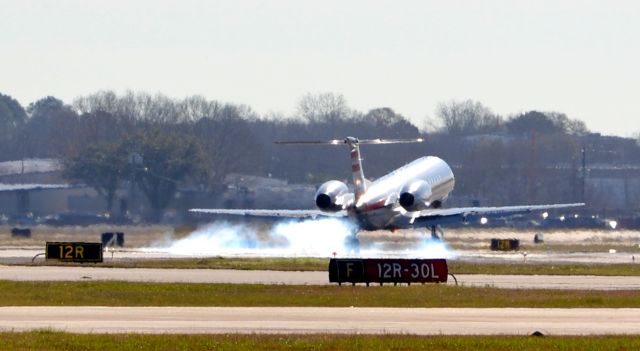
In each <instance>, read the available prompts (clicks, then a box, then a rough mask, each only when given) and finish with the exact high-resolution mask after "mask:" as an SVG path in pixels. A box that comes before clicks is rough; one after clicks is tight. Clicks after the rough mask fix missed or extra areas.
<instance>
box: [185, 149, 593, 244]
mask: <svg viewBox="0 0 640 351" xmlns="http://www.w3.org/2000/svg"><path fill="white" fill-rule="evenodd" d="M419 142H422V139H367V140H358V139H357V138H354V137H347V138H345V139H344V140H329V141H283V142H276V143H277V144H329V145H342V144H344V145H346V146H348V148H349V150H350V155H351V171H352V176H353V192H352V191H351V190H350V189H349V187H348V186H347V184H345V183H343V182H341V181H339V180H330V181H327V182H325V183H324V184H322V185H320V187H319V188H318V190H317V191H316V194H315V204H316V207H317V210H258V209H191V210H189V211H191V212H200V213H215V214H229V215H249V216H262V217H288V218H318V217H321V216H331V217H348V218H350V219H351V220H352V221H353V222H355V223H356V224H357V225H358V228H359V229H360V230H366V231H372V230H380V229H388V230H392V231H395V230H397V229H407V228H429V229H430V230H431V235H432V237H434V238H439V230H438V229H439V228H440V226H441V225H443V224H447V223H454V222H466V221H468V220H469V219H470V218H473V217H476V216H507V215H514V214H519V213H528V212H532V211H546V210H551V209H559V208H567V207H577V206H584V203H567V204H551V205H525V206H504V207H462V208H444V207H442V205H443V203H444V201H445V200H446V199H447V197H448V196H449V194H450V193H451V192H452V191H453V187H454V184H455V178H454V176H453V172H452V171H451V167H449V165H448V164H447V163H446V162H445V161H443V160H442V159H440V158H439V157H436V156H425V157H421V158H419V159H417V160H415V161H413V162H410V163H408V164H406V165H404V166H402V167H400V168H398V169H396V170H394V171H392V172H391V173H389V174H387V175H385V176H383V177H381V178H379V179H376V180H375V181H373V182H371V181H369V180H367V179H366V178H365V176H364V172H363V169H362V159H361V157H360V145H361V144H405V143H419ZM347 244H348V245H349V246H351V247H354V248H357V247H358V246H359V240H358V238H357V231H356V232H355V233H353V235H352V236H351V237H349V238H347Z"/></svg>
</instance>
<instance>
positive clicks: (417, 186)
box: [399, 180, 431, 212]
mask: <svg viewBox="0 0 640 351" xmlns="http://www.w3.org/2000/svg"><path fill="white" fill-rule="evenodd" d="M430 197H431V186H429V184H428V183H427V182H425V181H424V180H415V181H413V182H410V183H407V184H405V185H404V186H403V187H402V188H401V189H400V198H399V202H400V206H402V207H403V208H404V209H405V210H407V211H410V212H411V211H420V210H425V209H427V208H429V207H431V203H430V202H429V198H430Z"/></svg>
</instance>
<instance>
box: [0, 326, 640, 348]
mask: <svg viewBox="0 0 640 351" xmlns="http://www.w3.org/2000/svg"><path fill="white" fill-rule="evenodd" d="M0 345H1V347H2V350H6V351H13V350H65V351H66V350H72V351H74V350H108V351H112V350H124V351H127V350H161V351H162V350H281V349H286V350H310V349H312V350H409V349H428V350H519V351H528V350H585V351H590V350H638V349H640V338H639V337H634V336H587V337H584V336H572V337H531V336H414V335H327V334H320V335H241V334H224V335H140V334H111V335H104V334H70V333H62V332H54V331H46V330H45V331H33V332H28V333H0Z"/></svg>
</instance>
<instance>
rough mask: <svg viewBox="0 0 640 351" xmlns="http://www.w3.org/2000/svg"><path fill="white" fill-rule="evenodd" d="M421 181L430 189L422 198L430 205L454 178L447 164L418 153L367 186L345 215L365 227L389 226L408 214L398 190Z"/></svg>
mask: <svg viewBox="0 0 640 351" xmlns="http://www.w3.org/2000/svg"><path fill="white" fill-rule="evenodd" d="M415 181H424V182H426V183H427V184H428V186H429V187H430V189H431V193H430V194H429V195H428V198H427V199H425V200H426V203H428V204H430V205H429V206H430V207H434V208H435V207H439V206H440V204H441V203H442V202H443V201H444V200H445V199H446V198H447V196H448V195H449V193H450V192H451V191H452V190H453V187H454V184H455V178H454V176H453V172H452V171H451V168H450V167H449V165H448V164H447V163H446V162H444V161H443V160H442V159H440V158H438V157H435V156H426V157H421V158H419V159H417V160H415V161H413V162H411V163H409V164H406V165H404V166H402V167H400V168H398V169H396V170H395V171H393V172H391V173H389V174H387V175H385V176H384V177H381V178H379V179H377V180H376V181H374V182H372V183H371V184H369V185H368V186H367V189H366V191H365V192H364V194H363V195H362V196H361V197H360V198H359V199H358V201H357V202H356V204H355V206H353V207H351V208H350V209H349V210H348V211H349V216H350V217H352V218H354V219H355V220H356V221H357V222H358V223H359V225H360V226H361V227H362V228H363V229H365V230H376V229H393V228H395V227H396V226H400V224H401V223H400V222H399V221H403V222H406V221H407V220H409V219H410V218H411V216H407V215H406V214H407V211H406V210H405V209H404V208H403V207H402V206H400V204H399V196H400V191H401V189H402V188H403V186H405V185H406V184H410V183H411V182H415Z"/></svg>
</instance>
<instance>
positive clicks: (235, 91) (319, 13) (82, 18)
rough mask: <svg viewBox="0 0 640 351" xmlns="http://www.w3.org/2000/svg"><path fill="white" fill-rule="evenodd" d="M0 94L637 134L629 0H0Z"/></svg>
mask: <svg viewBox="0 0 640 351" xmlns="http://www.w3.org/2000/svg"><path fill="white" fill-rule="evenodd" d="M0 48H1V49H0V93H3V94H8V95H11V96H13V97H14V98H16V99H17V100H18V101H20V103H21V104H23V105H27V104H29V103H30V102H33V101H35V100H37V99H39V98H42V97H44V96H47V95H52V96H55V97H58V98H60V99H62V100H63V101H65V102H67V103H71V102H73V100H74V99H75V98H76V97H78V96H83V95H88V94H91V93H94V92H96V91H99V90H115V91H116V92H119V93H123V92H125V91H127V90H133V91H138V92H148V93H152V94H155V93H162V94H165V95H168V96H170V97H174V98H183V97H186V96H190V95H202V96H205V97H207V98H209V99H215V100H219V101H224V102H232V103H242V104H247V105H249V106H251V107H252V108H253V109H254V110H255V111H256V112H258V113H260V114H267V113H272V112H275V113H282V114H285V115H291V114H293V113H294V112H295V109H296V104H297V103H298V101H299V99H300V98H301V97H302V96H303V95H304V94H306V93H320V92H334V93H339V94H343V95H344V97H345V98H346V100H347V102H348V104H349V106H350V107H351V108H354V109H357V110H360V111H363V112H366V111H368V110H369V109H372V108H377V107H391V108H393V109H394V110H395V111H396V112H398V113H400V114H402V115H404V116H405V117H407V118H408V119H409V120H411V121H412V122H413V123H414V124H416V125H417V126H418V127H422V126H424V124H425V120H426V119H427V118H433V117H434V115H435V110H436V107H437V105H438V103H441V102H448V101H451V100H458V101H461V100H466V99H472V100H476V101H479V102H481V103H482V104H483V105H485V106H487V107H489V108H490V109H492V110H493V111H494V112H496V113H498V114H501V115H503V116H509V115H513V114H519V113H522V112H526V111H529V110H534V109H535V110H538V111H558V112H563V113H566V114H567V116H568V117H569V118H575V119H580V120H583V121H585V122H586V124H587V127H588V128H589V129H591V130H592V131H595V132H600V133H603V134H609V135H620V136H632V135H634V134H636V133H640V114H639V113H638V110H639V104H640V68H639V67H640V66H639V62H640V2H638V1H622V0H619V1H615V0H611V1H589V0H575V1H572V0H565V1H562V0H553V1H549V0H537V1H515V0H504V1H502V0H485V1H453V0H452V1H424V0H423V1H374V0H367V1H334V0H322V1H311V0H309V1H301V0H286V1H284V0H283V1H280V0H271V1H259V0H246V1H243V0H231V1H197V0H182V1H163V0H128V1H121V0H106V1H103V0H92V1H86V0H55V1H54V0H51V1H47V0H40V1H34V0H21V1H13V0H0Z"/></svg>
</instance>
